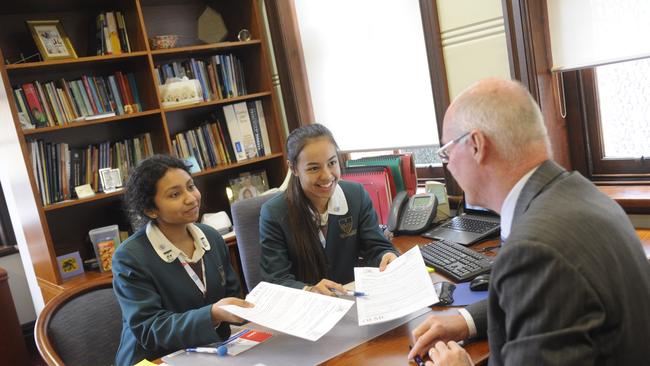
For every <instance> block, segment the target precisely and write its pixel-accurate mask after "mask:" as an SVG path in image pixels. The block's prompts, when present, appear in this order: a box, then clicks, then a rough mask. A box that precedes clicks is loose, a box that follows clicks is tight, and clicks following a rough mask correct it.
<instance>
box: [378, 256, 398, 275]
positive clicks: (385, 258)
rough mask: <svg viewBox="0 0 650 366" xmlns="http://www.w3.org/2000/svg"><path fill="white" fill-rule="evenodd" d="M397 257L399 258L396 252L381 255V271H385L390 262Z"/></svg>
mask: <svg viewBox="0 0 650 366" xmlns="http://www.w3.org/2000/svg"><path fill="white" fill-rule="evenodd" d="M395 259H397V255H395V253H392V252H390V253H386V254H384V255H383V256H382V257H381V263H379V272H383V271H384V270H385V269H386V267H387V266H388V264H390V262H392V261H394V260H395Z"/></svg>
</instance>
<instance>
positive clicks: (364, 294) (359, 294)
mask: <svg viewBox="0 0 650 366" xmlns="http://www.w3.org/2000/svg"><path fill="white" fill-rule="evenodd" d="M345 294H346V295H348V296H354V297H359V296H368V294H366V293H365V292H361V291H349V290H348V291H346V292H345Z"/></svg>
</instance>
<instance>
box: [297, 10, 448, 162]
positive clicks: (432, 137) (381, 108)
mask: <svg viewBox="0 0 650 366" xmlns="http://www.w3.org/2000/svg"><path fill="white" fill-rule="evenodd" d="M295 5H296V15H297V18H298V25H299V28H300V35H301V38H302V46H303V51H304V58H305V64H306V68H307V76H308V79H309V88H310V92H311V96H312V103H313V106H314V114H315V118H316V122H319V123H322V124H324V125H326V126H327V127H328V128H330V129H331V130H332V132H333V133H334V136H335V137H336V140H337V142H338V143H339V146H340V148H341V149H342V150H347V151H354V150H357V151H358V150H370V149H387V148H398V147H410V146H426V145H436V144H438V134H437V129H436V116H435V110H434V102H433V96H432V92H431V82H430V78H429V69H428V63H427V55H426V48H425V43H424V34H423V30H422V20H421V15H420V7H419V2H418V0H354V1H350V0H295Z"/></svg>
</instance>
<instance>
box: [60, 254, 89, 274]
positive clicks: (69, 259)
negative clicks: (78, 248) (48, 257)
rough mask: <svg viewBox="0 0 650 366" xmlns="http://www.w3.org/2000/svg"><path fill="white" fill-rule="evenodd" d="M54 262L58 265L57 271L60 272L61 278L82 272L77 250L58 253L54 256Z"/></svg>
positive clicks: (82, 267)
mask: <svg viewBox="0 0 650 366" xmlns="http://www.w3.org/2000/svg"><path fill="white" fill-rule="evenodd" d="M56 263H57V265H58V267H59V273H60V274H61V278H62V279H63V280H66V279H68V278H71V277H74V276H78V275H81V274H83V273H84V265H83V261H82V260H81V255H79V252H72V253H68V254H64V255H60V256H58V257H56Z"/></svg>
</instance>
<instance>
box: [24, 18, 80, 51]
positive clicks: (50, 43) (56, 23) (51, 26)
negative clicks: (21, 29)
mask: <svg viewBox="0 0 650 366" xmlns="http://www.w3.org/2000/svg"><path fill="white" fill-rule="evenodd" d="M27 27H28V28H29V30H30V32H31V33H32V37H34V42H36V47H38V51H39V52H40V53H41V56H42V57H43V60H59V59H66V58H77V53H76V52H75V51H74V47H72V43H70V38H68V35H67V34H66V33H65V31H64V30H63V25H62V24H61V21H60V20H28V21H27Z"/></svg>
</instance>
